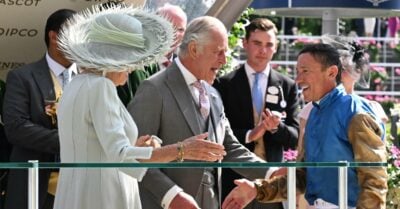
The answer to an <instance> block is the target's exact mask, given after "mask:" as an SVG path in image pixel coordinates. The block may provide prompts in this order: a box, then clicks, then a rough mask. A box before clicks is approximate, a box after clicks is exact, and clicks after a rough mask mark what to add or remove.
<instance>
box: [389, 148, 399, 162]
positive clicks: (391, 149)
mask: <svg viewBox="0 0 400 209" xmlns="http://www.w3.org/2000/svg"><path fill="white" fill-rule="evenodd" d="M390 152H391V153H392V154H393V155H394V156H395V158H396V159H397V158H398V157H399V155H400V150H399V148H397V147H396V146H393V145H392V146H391V147H390Z"/></svg>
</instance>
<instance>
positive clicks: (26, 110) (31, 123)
mask: <svg viewBox="0 0 400 209" xmlns="http://www.w3.org/2000/svg"><path fill="white" fill-rule="evenodd" d="M6 84H7V88H6V93H5V97H4V104H3V113H4V123H5V131H6V136H7V139H8V141H9V142H10V143H11V144H12V146H13V149H12V152H11V156H10V161H11V162H27V161H28V160H39V161H40V162H54V161H55V154H59V151H60V144H59V140H58V131H57V127H56V126H55V125H53V124H52V123H51V118H50V117H49V116H47V115H46V113H45V104H44V100H45V99H55V93H54V87H53V81H52V79H51V75H50V69H49V67H48V64H47V62H46V58H42V59H41V60H39V61H38V62H35V63H32V64H29V65H25V66H23V67H21V68H19V69H15V70H12V71H10V72H9V73H8V76H7V82H6ZM49 175H50V170H47V169H40V170H39V207H40V208H41V206H42V204H43V201H44V198H45V197H46V196H45V195H46V193H47V184H48V179H49ZM27 178H28V176H27V170H26V169H12V170H11V171H10V175H9V179H8V187H7V197H6V198H7V199H6V205H5V208H6V209H12V208H15V209H21V208H27V207H28V205H27V199H28V194H27V189H28V180H27Z"/></svg>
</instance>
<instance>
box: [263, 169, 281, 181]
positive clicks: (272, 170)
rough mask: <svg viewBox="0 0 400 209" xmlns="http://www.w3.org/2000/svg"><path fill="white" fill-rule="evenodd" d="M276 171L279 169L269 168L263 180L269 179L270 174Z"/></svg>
mask: <svg viewBox="0 0 400 209" xmlns="http://www.w3.org/2000/svg"><path fill="white" fill-rule="evenodd" d="M277 170H279V167H270V168H269V169H268V171H267V174H265V179H269V178H271V176H272V174H273V173H274V172H275V171H277Z"/></svg>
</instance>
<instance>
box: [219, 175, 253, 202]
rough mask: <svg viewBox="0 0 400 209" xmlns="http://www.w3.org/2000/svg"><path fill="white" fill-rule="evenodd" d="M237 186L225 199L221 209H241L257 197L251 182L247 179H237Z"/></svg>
mask: <svg viewBox="0 0 400 209" xmlns="http://www.w3.org/2000/svg"><path fill="white" fill-rule="evenodd" d="M234 183H235V184H236V185H237V186H236V187H235V188H234V189H233V190H232V191H231V192H230V193H229V195H228V196H227V197H226V198H225V200H224V203H223V204H222V209H242V208H244V207H245V206H246V205H248V204H249V203H250V202H251V201H252V200H253V199H254V198H256V196H257V189H256V187H255V185H254V183H253V182H251V181H249V180H247V179H237V180H235V181H234Z"/></svg>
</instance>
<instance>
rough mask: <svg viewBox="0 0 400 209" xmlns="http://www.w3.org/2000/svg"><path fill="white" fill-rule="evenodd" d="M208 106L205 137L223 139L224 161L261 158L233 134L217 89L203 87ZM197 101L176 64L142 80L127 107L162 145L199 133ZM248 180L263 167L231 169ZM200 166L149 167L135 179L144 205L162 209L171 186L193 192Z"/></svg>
mask: <svg viewBox="0 0 400 209" xmlns="http://www.w3.org/2000/svg"><path fill="white" fill-rule="evenodd" d="M206 91H207V93H208V95H209V101H210V105H211V114H210V119H211V121H212V123H213V124H214V126H215V128H214V130H215V131H211V130H212V129H210V128H211V126H210V125H209V129H208V130H209V132H208V133H209V136H208V139H210V140H214V141H217V142H218V143H222V144H223V145H224V146H225V150H226V152H227V155H226V156H225V157H224V161H227V162H229V161H230V162H261V159H259V158H258V157H256V156H255V155H254V154H252V153H251V152H250V151H249V150H247V149H246V148H244V146H242V145H241V144H240V143H239V142H238V141H237V139H236V137H235V136H234V135H233V134H232V131H231V128H230V125H229V122H228V120H227V119H226V117H225V114H224V110H223V104H222V101H221V98H220V97H219V95H218V93H217V91H216V90H215V89H214V88H212V87H211V86H209V85H207V86H206ZM196 108H197V105H196V104H195V103H194V99H193V96H192V94H191V92H190V90H189V88H188V86H187V85H186V82H185V80H184V78H183V75H182V73H181V72H180V70H179V68H178V67H177V65H176V64H175V63H173V64H172V65H171V66H170V67H168V68H167V69H166V70H164V71H162V72H160V73H158V74H156V75H154V76H152V77H151V78H150V79H147V80H145V81H143V83H142V84H141V85H140V87H139V89H138V91H137V93H136V95H135V97H134V99H133V100H132V102H131V103H130V104H129V105H128V110H129V112H130V113H131V115H132V117H133V118H134V120H135V122H136V124H137V127H138V130H139V136H141V135H145V134H150V135H157V136H159V137H160V138H161V139H162V140H163V145H168V144H173V143H177V142H178V141H180V140H183V139H185V138H188V137H191V136H193V135H197V134H200V133H203V132H204V131H202V130H201V129H200V126H199V124H198V120H197V119H196V117H197V116H196V112H197V110H196ZM235 171H237V172H240V173H241V174H242V175H244V176H246V177H248V178H249V179H254V178H262V177H264V176H265V173H266V169H262V170H260V169H235ZM203 172H204V168H179V169H176V168H172V169H168V168H164V169H149V170H148V171H147V173H146V175H145V176H144V178H143V180H142V181H141V182H140V183H139V187H140V198H141V201H142V206H143V208H151V209H157V208H160V209H161V206H160V205H161V200H162V198H163V197H164V195H165V194H166V192H167V191H168V190H169V189H170V188H171V187H172V186H174V185H178V186H179V187H181V188H183V190H184V191H185V192H186V193H188V194H190V195H192V196H193V197H195V196H196V194H197V191H198V188H199V186H200V184H201V180H202V178H203Z"/></svg>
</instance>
